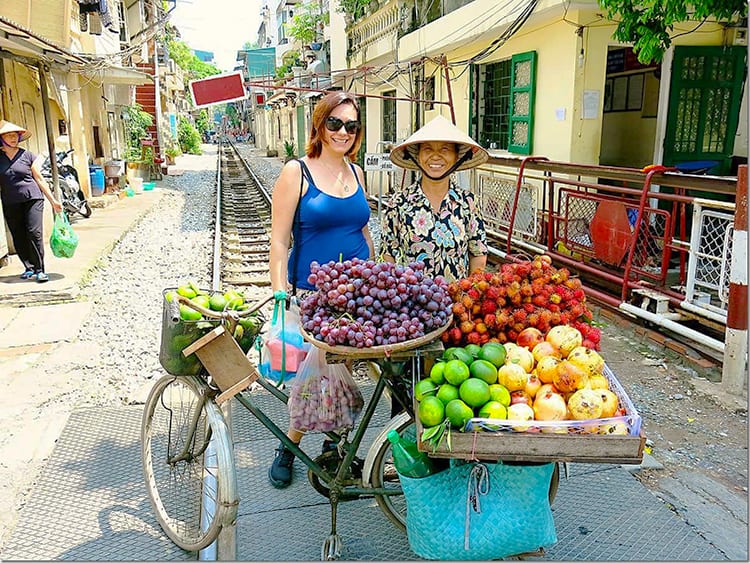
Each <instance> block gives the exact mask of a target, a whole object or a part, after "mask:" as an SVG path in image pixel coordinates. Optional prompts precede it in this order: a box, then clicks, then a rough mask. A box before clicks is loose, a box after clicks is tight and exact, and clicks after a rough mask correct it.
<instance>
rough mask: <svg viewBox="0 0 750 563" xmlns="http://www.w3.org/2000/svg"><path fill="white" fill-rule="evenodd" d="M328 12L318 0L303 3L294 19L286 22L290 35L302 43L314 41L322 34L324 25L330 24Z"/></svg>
mask: <svg viewBox="0 0 750 563" xmlns="http://www.w3.org/2000/svg"><path fill="white" fill-rule="evenodd" d="M328 18H329V14H328V12H325V13H324V12H323V11H322V9H321V7H320V4H318V3H317V2H306V3H305V4H302V5H301V6H300V7H299V8H298V9H297V11H296V13H295V14H294V17H293V18H292V21H291V22H289V23H288V24H286V31H287V33H288V34H289V37H293V38H294V39H296V40H297V41H299V42H301V43H312V42H313V41H316V40H317V39H318V37H319V36H321V35H322V29H321V28H322V27H323V26H324V25H328Z"/></svg>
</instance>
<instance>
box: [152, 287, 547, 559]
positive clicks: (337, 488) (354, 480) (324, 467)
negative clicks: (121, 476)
mask: <svg viewBox="0 0 750 563" xmlns="http://www.w3.org/2000/svg"><path fill="white" fill-rule="evenodd" d="M271 299H273V296H271V297H269V298H268V299H266V300H264V301H263V302H262V303H259V304H257V305H256V306H255V307H253V308H251V309H250V310H249V311H250V312H252V311H257V310H258V309H260V307H262V306H263V305H265V304H266V303H268V302H269V301H270V300H271ZM174 301H175V302H179V303H180V304H188V305H189V306H191V307H192V308H194V309H196V310H199V311H200V312H201V313H203V315H204V316H206V317H207V318H211V319H214V320H215V321H217V322H221V323H222V324H226V325H227V328H228V329H229V333H230V334H231V333H232V330H233V328H234V326H233V325H236V322H237V318H238V317H239V315H238V314H237V313H236V312H233V311H224V312H215V311H210V310H207V309H203V308H201V307H199V306H196V305H194V304H192V303H190V302H189V301H188V300H187V299H185V298H182V297H181V296H177V297H176V298H175V300H174ZM175 307H176V305H174V304H171V305H169V306H167V304H165V315H164V318H165V322H168V319H174V318H175V315H177V316H179V313H178V312H177V311H176V310H175ZM167 309H170V310H171V312H169V313H168V312H167ZM246 314H250V313H249V312H248V313H246ZM438 336H439V332H437V333H436V334H432V335H427V337H423V340H420V341H418V343H417V344H416V345H415V346H414V347H412V348H410V349H402V350H394V351H393V352H390V350H389V351H388V353H387V354H383V353H382V352H381V351H378V352H369V353H368V351H367V350H364V351H362V352H360V353H359V354H358V358H357V359H359V360H365V361H368V362H370V367H371V369H372V371H373V372H379V373H377V378H376V382H375V388H374V391H373V393H372V396H371V398H370V399H369V401H367V403H366V404H365V406H364V408H363V411H362V413H361V414H360V416H359V421H358V423H357V425H356V427H355V429H353V436H351V439H350V436H349V434H350V432H349V431H345V432H343V433H336V432H325V433H324V434H325V435H326V436H327V437H328V438H329V439H330V440H333V441H334V443H337V444H338V447H337V448H336V449H335V450H334V451H328V452H326V453H323V454H321V455H319V456H317V457H315V458H312V457H310V456H309V455H308V454H307V453H306V452H305V451H304V450H303V449H302V448H301V447H300V446H299V445H297V444H295V443H293V442H292V441H291V440H290V439H289V438H288V437H287V435H286V432H285V431H284V430H282V428H280V427H279V426H278V425H277V424H275V423H274V422H273V421H272V420H271V419H270V418H269V417H268V416H267V415H266V414H265V413H263V411H262V409H261V408H260V407H259V406H257V405H256V404H254V402H253V397H252V394H248V393H245V392H244V391H245V389H246V387H247V386H245V387H244V388H242V389H240V390H238V391H237V392H236V393H233V394H232V396H231V397H227V396H226V391H223V390H222V389H221V388H218V387H217V386H216V385H215V377H216V375H217V374H216V369H213V370H212V369H205V370H202V371H201V372H200V373H199V374H194V375H188V376H185V375H175V374H170V375H167V376H164V377H162V378H161V379H159V380H158V381H157V382H156V384H155V385H154V387H153V389H152V391H151V393H150V394H149V397H148V399H147V401H146V405H145V408H144V413H143V423H142V430H141V432H142V436H141V438H142V440H141V443H142V458H143V469H144V474H145V477H146V482H147V489H148V493H149V497H150V499H151V504H152V506H153V509H154V511H155V514H156V517H157V520H158V521H159V524H160V525H161V527H162V529H163V530H164V531H165V533H166V534H167V536H169V538H170V539H171V540H172V541H173V542H174V543H175V544H177V545H178V546H180V547H181V548H183V549H185V550H188V551H197V550H200V549H202V548H204V547H206V546H208V545H209V544H211V543H212V542H213V541H214V540H215V539H216V538H217V537H218V535H219V533H220V532H221V529H222V528H223V527H224V526H228V525H231V524H232V523H233V522H234V521H235V518H236V515H237V509H238V505H239V499H238V496H237V479H236V472H235V466H234V456H233V449H232V443H231V438H230V435H229V429H228V426H227V423H226V420H225V419H224V416H223V414H222V412H221V409H220V408H219V406H218V404H217V401H219V400H220V399H221V398H222V397H223V399H224V400H228V398H234V399H236V400H237V401H238V402H239V403H240V404H241V405H242V406H244V407H245V408H246V409H247V410H249V411H250V413H252V415H253V416H254V417H255V418H256V419H257V420H258V421H259V422H260V423H261V424H262V425H263V426H265V427H266V428H267V429H268V430H269V431H270V432H271V433H272V434H273V435H274V436H275V437H276V438H278V439H279V440H280V441H281V442H282V443H283V444H284V445H285V446H286V447H287V448H289V449H290V450H291V451H292V452H294V454H295V456H296V457H297V459H299V460H300V461H302V463H304V464H305V466H307V468H308V480H309V481H310V483H311V484H312V486H313V487H314V488H315V489H316V490H317V491H318V492H319V493H321V494H322V495H324V496H326V497H327V498H328V499H329V501H330V504H331V532H330V534H329V535H328V537H327V538H326V539H325V541H324V542H323V546H322V549H321V558H322V559H323V560H333V559H336V558H338V557H339V555H340V553H341V547H342V540H341V538H340V536H339V535H338V534H337V533H336V516H337V506H338V503H339V502H341V501H345V500H353V499H357V498H369V497H375V500H376V503H377V504H378V506H379V507H380V509H381V510H382V511H383V513H384V514H385V516H386V517H387V518H388V519H389V520H390V521H391V522H393V523H394V525H396V526H397V527H398V528H399V529H401V530H402V531H404V530H405V529H406V504H405V500H404V498H403V493H402V491H401V486H400V483H399V481H398V474H397V473H396V471H395V468H393V464H392V459H391V454H390V451H391V450H390V448H391V444H390V442H389V441H388V439H387V434H388V431H390V430H391V429H394V428H395V429H396V430H397V431H398V432H399V433H404V432H406V431H410V430H411V429H414V412H413V408H412V403H411V397H410V396H409V391H408V389H409V386H408V385H404V382H403V379H402V375H403V374H404V371H405V369H406V366H407V363H409V362H411V363H412V373H421V370H422V365H421V364H422V362H423V361H424V360H425V359H427V358H432V357H437V356H439V355H441V354H442V352H443V346H442V343H441V342H440V340H439V338H438ZM196 344H199V343H196ZM185 352H186V353H187V352H189V350H188V349H186V350H185ZM219 356H220V357H221V358H222V359H221V361H220V363H221V362H223V361H225V360H224V358H225V356H224V355H223V354H220V355H219ZM243 357H244V358H245V360H246V362H247V365H246V366H245V367H246V368H247V369H248V370H249V371H250V372H251V373H252V376H253V377H252V378H251V379H252V380H253V381H255V382H257V383H258V384H259V385H260V386H261V387H262V388H263V389H264V390H265V391H267V392H269V393H271V394H272V395H274V396H275V397H276V398H278V399H279V400H281V401H283V402H285V403H286V402H287V401H288V395H287V394H286V393H285V392H284V391H283V390H282V389H280V388H279V387H277V386H276V385H274V384H273V383H271V382H270V381H268V380H266V379H265V378H263V377H262V376H260V375H259V374H258V372H257V369H256V367H255V366H254V365H253V364H252V363H251V362H250V360H249V359H247V357H246V356H244V354H243ZM327 357H328V358H329V362H330V361H331V360H332V361H344V360H345V359H346V358H344V357H336V356H335V354H331V353H330V352H328V356H327ZM219 369H220V367H219ZM230 384H231V382H230V383H226V382H225V386H226V385H230ZM386 390H387V391H388V392H389V393H390V395H391V400H392V401H394V400H395V401H398V403H400V404H401V406H403V407H404V409H405V410H404V412H403V413H401V414H399V415H397V416H395V417H393V418H391V420H390V421H389V422H388V423H387V424H386V425H385V427H384V428H383V430H382V431H381V432H380V433H379V434H378V435H377V436H376V437H375V439H374V440H373V442H372V444H371V445H370V447H369V448H368V451H367V454H366V455H365V458H364V459H361V458H359V457H358V456H357V452H358V450H359V447H360V446H361V445H362V441H363V438H364V435H365V431H366V430H367V428H368V427H369V424H370V422H371V420H372V418H373V415H374V414H375V410H376V408H377V406H378V403H379V401H380V399H381V398H382V396H383V395H384V393H385V392H386ZM557 475H558V471H557V465H556V471H555V474H554V476H553V480H552V484H551V486H550V502H551V501H552V499H553V498H554V494H555V492H556V490H557V479H556V476H557Z"/></svg>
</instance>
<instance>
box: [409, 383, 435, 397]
mask: <svg viewBox="0 0 750 563" xmlns="http://www.w3.org/2000/svg"><path fill="white" fill-rule="evenodd" d="M436 390H437V385H435V383H434V382H433V381H432V379H422V380H420V381H417V384H416V385H414V397H415V398H416V399H417V401H421V400H422V399H423V398H424V397H426V396H434V395H435V392H436Z"/></svg>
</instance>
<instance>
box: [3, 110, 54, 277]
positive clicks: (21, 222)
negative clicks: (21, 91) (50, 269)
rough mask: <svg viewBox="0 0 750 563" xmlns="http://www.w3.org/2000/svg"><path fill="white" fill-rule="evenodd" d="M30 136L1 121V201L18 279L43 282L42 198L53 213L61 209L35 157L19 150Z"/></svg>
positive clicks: (19, 128)
mask: <svg viewBox="0 0 750 563" xmlns="http://www.w3.org/2000/svg"><path fill="white" fill-rule="evenodd" d="M29 137H31V133H30V132H29V131H28V130H26V129H24V128H23V127H19V126H18V125H15V124H13V123H11V122H9V121H5V120H4V119H3V120H0V145H1V146H0V198H1V199H2V203H3V213H4V215H5V220H6V221H7V223H8V229H9V230H10V235H11V237H12V238H13V246H14V247H15V248H16V254H18V257H19V258H20V259H21V262H23V265H24V270H25V271H24V273H23V274H21V279H24V280H36V281H37V282H46V281H47V280H48V279H49V277H48V276H47V274H46V273H45V271H44V232H43V223H44V221H43V219H44V198H45V197H46V198H47V199H48V200H49V202H50V203H51V204H52V209H54V210H55V213H59V212H61V211H62V205H61V204H60V202H59V201H58V200H57V198H56V197H55V196H54V195H53V194H52V192H51V191H50V189H49V186H47V182H45V181H44V178H42V174H41V172H40V170H39V163H38V162H37V157H36V156H35V155H33V154H32V153H31V152H30V151H27V150H24V149H22V148H21V147H19V146H18V145H19V143H21V142H22V141H25V140H26V139H28V138H29Z"/></svg>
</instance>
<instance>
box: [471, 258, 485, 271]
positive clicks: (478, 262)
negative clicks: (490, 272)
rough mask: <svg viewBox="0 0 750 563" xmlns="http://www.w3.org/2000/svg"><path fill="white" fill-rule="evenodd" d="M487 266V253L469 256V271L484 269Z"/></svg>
mask: <svg viewBox="0 0 750 563" xmlns="http://www.w3.org/2000/svg"><path fill="white" fill-rule="evenodd" d="M486 267H487V255H486V254H482V255H481V256H469V273H472V272H474V271H476V270H482V271H484V269H485V268H486Z"/></svg>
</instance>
